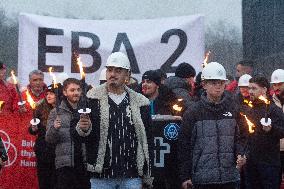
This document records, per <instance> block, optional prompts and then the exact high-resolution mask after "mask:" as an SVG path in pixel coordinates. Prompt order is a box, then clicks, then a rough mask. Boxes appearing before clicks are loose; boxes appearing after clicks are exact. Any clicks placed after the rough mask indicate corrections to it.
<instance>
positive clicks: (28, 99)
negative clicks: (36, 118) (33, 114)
mask: <svg viewBox="0 0 284 189" xmlns="http://www.w3.org/2000/svg"><path fill="white" fill-rule="evenodd" d="M26 95H27V101H28V103H29V104H30V106H31V108H32V109H33V110H34V109H35V108H36V103H35V101H34V99H33V98H32V96H31V95H30V93H29V91H28V90H27V91H26Z"/></svg>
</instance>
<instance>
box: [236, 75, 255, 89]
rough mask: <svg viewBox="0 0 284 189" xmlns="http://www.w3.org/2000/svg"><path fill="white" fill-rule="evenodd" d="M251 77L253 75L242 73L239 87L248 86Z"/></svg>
mask: <svg viewBox="0 0 284 189" xmlns="http://www.w3.org/2000/svg"><path fill="white" fill-rule="evenodd" d="M250 78H252V77H251V76H250V75H249V74H244V75H242V76H241V77H240V79H239V83H238V86H239V87H248V86H249V80H250Z"/></svg>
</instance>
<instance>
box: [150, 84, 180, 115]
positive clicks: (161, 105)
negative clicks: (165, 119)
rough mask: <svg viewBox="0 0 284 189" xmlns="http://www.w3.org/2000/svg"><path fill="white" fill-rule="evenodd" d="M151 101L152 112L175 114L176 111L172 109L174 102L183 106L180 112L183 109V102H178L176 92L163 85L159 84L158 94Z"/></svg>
mask: <svg viewBox="0 0 284 189" xmlns="http://www.w3.org/2000/svg"><path fill="white" fill-rule="evenodd" d="M153 103H154V114H161V115H177V112H176V111H175V110H174V109H173V106H174V105H175V104H178V105H179V106H181V107H182V108H183V109H182V112H183V111H184V110H185V107H184V104H183V102H178V98H177V96H176V94H175V93H174V92H173V91H172V90H171V89H169V88H168V87H166V86H163V85H162V86H160V88H159V95H158V97H157V98H156V99H155V100H154V102H153ZM182 112H181V113H182ZM179 115H181V114H179Z"/></svg>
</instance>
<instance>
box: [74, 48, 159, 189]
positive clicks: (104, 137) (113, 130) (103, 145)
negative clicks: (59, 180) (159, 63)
mask: <svg viewBox="0 0 284 189" xmlns="http://www.w3.org/2000/svg"><path fill="white" fill-rule="evenodd" d="M106 68H107V70H106V79H107V82H106V83H105V84H103V85H100V86H98V87H97V88H93V89H91V90H90V91H89V92H88V93H87V97H88V98H89V107H90V108H91V113H90V114H89V115H81V116H80V119H79V120H77V122H76V121H75V122H74V123H77V126H76V131H77V134H78V135H79V136H80V137H82V138H83V139H85V140H86V141H85V144H86V148H87V170H88V171H89V172H90V174H91V188H92V189H97V188H133V189H134V188H135V189H136V188H137V189H140V188H141V187H142V182H143V184H145V185H147V186H148V187H150V186H151V185H152V178H151V176H150V159H151V158H152V156H151V157H150V153H149V152H152V151H153V150H151V146H152V145H150V144H151V141H152V139H151V137H150V132H149V129H150V128H151V127H150V124H151V117H150V111H149V110H150V109H149V104H150V102H149V100H148V99H147V98H146V97H144V96H143V95H142V94H139V93H136V92H134V91H133V90H131V89H129V88H128V87H127V86H126V83H127V82H128V80H129V77H130V62H129V60H128V57H127V56H126V55H125V54H123V53H121V52H115V53H112V54H111V55H110V56H109V57H108V59H107V63H106ZM75 137H76V135H75ZM141 178H142V180H141Z"/></svg>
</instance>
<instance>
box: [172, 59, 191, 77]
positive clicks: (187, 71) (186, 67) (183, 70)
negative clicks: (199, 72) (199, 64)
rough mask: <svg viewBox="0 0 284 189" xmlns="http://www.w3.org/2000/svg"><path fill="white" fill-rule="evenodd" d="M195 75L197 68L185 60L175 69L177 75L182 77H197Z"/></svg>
mask: <svg viewBox="0 0 284 189" xmlns="http://www.w3.org/2000/svg"><path fill="white" fill-rule="evenodd" d="M195 75H196V72H195V69H194V68H193V67H192V66H191V65H190V64H188V63H185V62H183V63H181V64H179V65H178V67H177V69H176V71H175V76H177V77H181V78H189V77H195Z"/></svg>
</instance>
